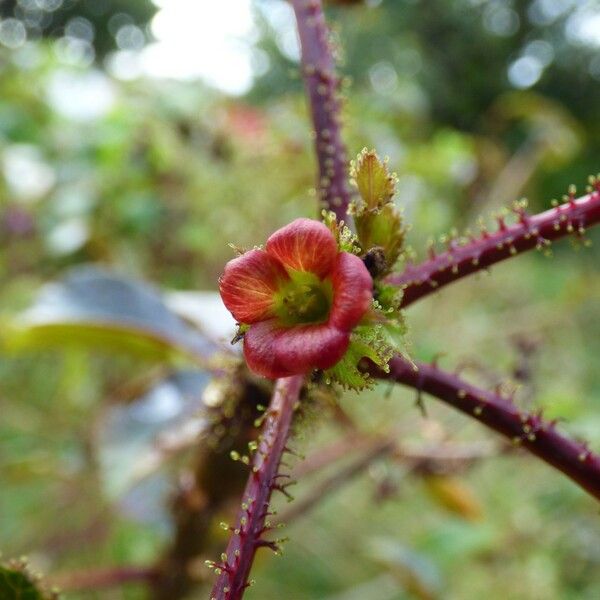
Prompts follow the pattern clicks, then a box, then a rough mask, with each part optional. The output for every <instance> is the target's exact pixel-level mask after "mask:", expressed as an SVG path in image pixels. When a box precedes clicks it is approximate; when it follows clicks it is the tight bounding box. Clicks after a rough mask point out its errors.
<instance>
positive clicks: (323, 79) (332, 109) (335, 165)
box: [291, 0, 350, 223]
mask: <svg viewBox="0 0 600 600" xmlns="http://www.w3.org/2000/svg"><path fill="white" fill-rule="evenodd" d="M291 3H292V6H293V8H294V12H295V14H296V21H297V24H298V34H299V36H300V45H301V48H302V75H303V77H304V84H305V87H306V91H307V94H308V99H309V102H310V111H311V116H312V121H313V125H314V135H315V151H316V154H317V160H318V163H319V182H318V185H317V191H318V194H319V196H320V200H321V201H322V203H323V205H324V207H325V208H328V209H329V210H332V211H333V212H335V214H336V216H337V218H338V221H340V220H344V221H346V223H347V222H348V218H349V217H348V215H347V214H346V211H347V209H348V204H349V203H350V190H349V186H348V161H347V158H346V149H345V147H344V144H343V142H342V137H341V133H340V98H339V96H338V87H339V84H340V80H339V78H338V77H337V75H336V73H335V62H334V59H333V55H332V52H331V47H330V42H329V39H328V38H329V30H328V28H327V24H326V22H325V16H324V14H323V7H322V5H321V0H291Z"/></svg>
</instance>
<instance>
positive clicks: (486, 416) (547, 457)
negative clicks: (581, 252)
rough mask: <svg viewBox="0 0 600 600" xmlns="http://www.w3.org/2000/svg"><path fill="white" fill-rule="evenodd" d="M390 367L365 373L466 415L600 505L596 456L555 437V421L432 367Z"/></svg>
mask: <svg viewBox="0 0 600 600" xmlns="http://www.w3.org/2000/svg"><path fill="white" fill-rule="evenodd" d="M389 366H390V372H389V373H384V372H382V371H381V370H378V369H376V368H374V367H371V369H370V370H371V373H372V374H373V375H374V376H376V377H379V378H381V379H388V380H392V381H396V382H397V383H402V384H404V385H407V386H409V387H412V388H414V389H416V390H418V391H419V392H421V391H424V392H427V393H428V394H431V395H432V396H435V397H436V398H439V399H440V400H441V401H442V402H446V403H447V404H450V405H451V406H453V407H454V408H457V409H458V410H460V411H462V412H464V413H465V414H467V415H470V416H471V417H473V418H475V419H477V420H478V421H480V422H481V423H483V424H484V425H487V426H488V427H489V428H490V429H493V430H494V431H496V432H498V433H500V434H501V435H503V436H505V437H507V438H509V439H510V440H512V441H513V443H515V444H518V445H521V446H523V447H524V448H526V449H527V450H529V452H531V453H533V454H535V455H536V456H538V457H539V458H541V459H542V460H543V461H545V462H547V463H548V464H549V465H551V466H553V467H555V468H556V469H558V470H560V471H562V472H563V473H564V474H565V475H566V476H567V477H569V478H570V479H572V480H573V481H574V482H575V483H577V484H579V485H580V486H581V487H582V488H583V489H584V490H586V491H587V492H589V493H590V494H591V495H592V496H594V497H595V498H597V499H598V500H600V456H598V455H597V454H594V453H593V452H592V451H591V450H589V448H588V447H587V446H586V444H585V443H581V442H575V441H572V440H570V439H568V438H567V437H565V436H564V435H562V434H561V433H559V432H558V431H557V430H556V423H555V422H554V421H550V422H547V421H545V420H543V419H542V417H541V414H540V413H528V412H526V411H522V410H520V409H519V408H518V407H517V406H515V405H514V404H513V403H512V402H511V401H510V400H509V399H506V398H504V397H503V396H501V395H500V394H499V393H495V392H490V391H487V390H482V389H479V388H477V387H475V386H473V385H471V384H469V383H467V382H466V381H464V380H463V379H461V378H460V377H458V376H457V375H454V374H452V373H447V372H445V371H442V370H440V369H438V368H437V366H435V365H427V364H418V365H417V368H416V369H415V367H414V366H413V365H412V364H411V363H409V362H408V361H406V360H404V359H403V358H401V357H399V356H397V357H395V358H393V359H392V360H391V361H390V363H389Z"/></svg>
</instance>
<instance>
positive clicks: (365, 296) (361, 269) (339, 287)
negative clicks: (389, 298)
mask: <svg viewBox="0 0 600 600" xmlns="http://www.w3.org/2000/svg"><path fill="white" fill-rule="evenodd" d="M332 284H333V305H332V307H331V314H330V317H329V323H330V324H331V325H333V326H334V327H338V328H339V329H341V330H343V331H350V330H352V329H353V328H354V326H355V325H357V324H358V322H359V321H360V320H361V319H362V317H363V315H364V314H365V313H366V312H367V310H369V308H370V306H371V302H372V300H373V280H372V279H371V275H369V271H367V267H365V265H364V263H363V261H362V260H361V259H360V258H358V256H355V255H354V254H349V253H348V252H340V254H339V255H338V258H337V261H336V264H335V267H334V269H333V276H332Z"/></svg>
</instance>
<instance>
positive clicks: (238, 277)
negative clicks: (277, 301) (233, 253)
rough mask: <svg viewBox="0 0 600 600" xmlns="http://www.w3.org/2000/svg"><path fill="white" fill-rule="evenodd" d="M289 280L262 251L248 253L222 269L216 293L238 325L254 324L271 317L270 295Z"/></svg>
mask: <svg viewBox="0 0 600 600" xmlns="http://www.w3.org/2000/svg"><path fill="white" fill-rule="evenodd" d="M288 279H289V277H288V274H287V272H286V270H285V269H284V268H283V266H282V265H281V263H280V262H279V261H278V260H277V259H276V258H274V257H273V256H271V255H270V254H268V253H267V252H265V251H264V250H250V251H249V252H246V253H245V254H242V255H241V256H238V257H237V258H234V259H233V260H230V261H229V262H228V263H227V264H226V265H225V272H224V273H223V275H222V276H221V278H220V280H219V290H220V292H221V298H222V299H223V303H224V304H225V306H226V307H227V309H228V310H229V312H230V313H231V314H232V315H233V316H234V318H235V319H236V320H237V321H238V322H239V323H256V322H257V321H262V320H263V319H268V318H269V317H272V316H273V302H274V298H273V295H274V294H275V292H276V291H277V290H278V289H279V286H280V284H281V283H282V282H283V281H286V280H288Z"/></svg>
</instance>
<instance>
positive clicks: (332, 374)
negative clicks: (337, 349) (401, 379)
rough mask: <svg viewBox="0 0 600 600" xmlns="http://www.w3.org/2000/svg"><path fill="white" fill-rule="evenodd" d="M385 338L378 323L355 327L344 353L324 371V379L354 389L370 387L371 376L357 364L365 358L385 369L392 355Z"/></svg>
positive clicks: (392, 349) (392, 352)
mask: <svg viewBox="0 0 600 600" xmlns="http://www.w3.org/2000/svg"><path fill="white" fill-rule="evenodd" d="M385 338H386V336H385V335H384V332H383V328H382V326H381V325H380V324H370V325H360V326H359V327H357V328H356V329H355V330H354V331H353V332H352V336H351V338H350V345H349V346H348V350H347V351H346V354H344V356H343V357H342V359H341V360H340V361H339V362H338V363H337V364H336V365H334V366H333V367H331V369H327V370H326V371H325V380H326V381H327V382H328V383H331V382H335V383H338V384H340V385H341V386H342V387H344V388H346V389H351V390H356V391H359V390H364V389H366V388H369V387H371V386H372V385H373V381H372V378H371V377H370V376H369V374H368V373H365V372H364V371H362V370H361V369H360V367H359V365H360V363H361V361H362V360H363V359H365V358H366V359H368V360H371V361H372V362H374V363H375V364H376V365H377V366H379V367H381V368H382V369H384V370H386V369H387V364H388V362H389V360H390V358H392V356H393V355H394V348H393V347H392V346H391V345H390V344H389V343H388V342H387V341H386V339H385Z"/></svg>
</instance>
